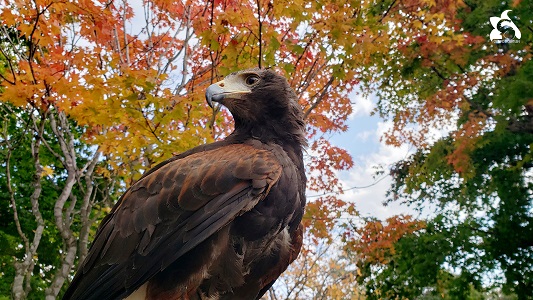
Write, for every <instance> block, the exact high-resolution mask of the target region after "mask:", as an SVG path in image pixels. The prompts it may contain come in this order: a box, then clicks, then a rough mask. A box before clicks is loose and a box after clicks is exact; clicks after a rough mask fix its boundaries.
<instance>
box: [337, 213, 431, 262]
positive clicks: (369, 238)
mask: <svg viewBox="0 0 533 300" xmlns="http://www.w3.org/2000/svg"><path fill="white" fill-rule="evenodd" d="M424 227H425V223H424V222H423V221H418V220H413V218H412V217H411V216H403V215H400V216H394V217H390V218H388V219H387V220H386V221H385V222H382V221H379V220H374V221H368V222H366V223H365V224H364V226H363V227H362V228H359V229H357V230H356V234H357V235H356V238H355V239H354V240H352V241H348V245H347V247H349V248H351V249H353V251H355V252H356V253H357V254H358V255H359V256H360V259H361V260H363V261H365V262H367V263H372V264H374V263H380V264H387V263H388V262H389V261H390V259H391V258H392V256H393V255H394V254H395V249H394V243H396V242H397V241H398V240H399V239H400V238H402V237H403V236H404V235H407V234H413V233H415V232H417V231H419V230H422V229H423V228H424Z"/></svg>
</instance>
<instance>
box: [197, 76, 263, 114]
mask: <svg viewBox="0 0 533 300" xmlns="http://www.w3.org/2000/svg"><path fill="white" fill-rule="evenodd" d="M251 92H252V90H251V89H250V88H249V87H247V86H245V85H244V84H243V83H242V82H241V81H240V80H239V79H238V78H234V77H230V78H227V79H225V80H221V81H219V82H217V83H213V84H212V85H210V86H209V87H208V88H207V90H205V99H206V100H207V104H209V106H210V107H211V108H213V102H218V103H221V104H223V103H222V101H223V100H224V99H241V98H242V97H243V96H244V95H245V94H249V93H251Z"/></svg>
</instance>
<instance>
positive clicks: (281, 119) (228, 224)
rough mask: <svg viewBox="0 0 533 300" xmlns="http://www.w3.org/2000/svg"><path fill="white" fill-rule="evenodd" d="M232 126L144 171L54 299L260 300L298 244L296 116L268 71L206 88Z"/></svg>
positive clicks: (283, 86)
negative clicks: (227, 113)
mask: <svg viewBox="0 0 533 300" xmlns="http://www.w3.org/2000/svg"><path fill="white" fill-rule="evenodd" d="M206 98H207V101H208V103H209V105H212V102H213V101H215V102H220V103H221V104H222V105H224V106H226V107H227V108H228V109H229V110H230V112H231V113H232V115H233V118H234V120H235V130H234V132H233V133H232V134H231V135H229V136H228V137H227V138H226V139H225V140H223V141H218V142H215V143H212V144H207V145H202V146H199V147H196V148H193V149H191V150H189V151H187V152H184V153H182V154H180V155H177V156H175V157H173V158H171V159H169V160H167V161H165V162H163V163H160V164H159V165H157V166H156V167H155V168H153V169H151V170H150V171H148V172H146V174H144V175H143V177H142V178H141V179H140V180H139V181H138V182H136V183H135V184H134V185H132V186H131V188H130V189H128V190H127V191H126V193H125V194H124V195H123V196H122V197H121V198H120V200H119V201H118V203H117V204H116V205H115V207H114V208H113V210H112V211H111V213H110V214H109V215H108V216H106V218H105V219H104V220H103V221H102V223H101V224H100V227H99V229H98V232H97V235H96V238H95V240H94V242H93V244H92V246H91V249H90V251H89V255H88V256H87V258H86V259H85V261H83V262H82V263H81V266H80V268H79V270H78V273H77V274H76V276H75V277H74V280H73V281H72V283H71V285H70V286H69V288H68V290H67V292H66V294H65V296H64V298H63V299H65V300H67V299H97V300H103V299H123V298H127V299H169V300H171V299H243V300H251V299H259V298H260V297H261V296H262V295H263V294H264V293H265V292H266V290H267V289H268V288H269V287H270V286H271V285H272V284H273V283H274V281H275V280H276V279H277V278H278V277H279V275H280V274H281V273H282V272H283V271H285V269H286V268H287V266H288V265H289V264H290V263H291V262H292V261H293V260H294V259H296V256H297V255H298V253H299V251H300V247H301V245H302V233H303V228H302V225H301V224H300V221H301V219H302V215H303V209H304V205H305V183H306V178H305V173H304V165H303V161H302V147H303V146H304V145H305V143H306V142H305V136H304V122H303V118H302V111H301V108H300V107H299V105H298V103H297V102H296V97H295V95H294V92H293V91H292V90H291V89H290V87H289V86H288V83H287V81H286V80H285V79H284V78H283V77H281V76H279V75H277V74H276V73H274V72H273V71H271V70H261V69H252V70H245V71H241V72H237V73H233V74H231V75H229V76H228V77H226V78H225V79H224V80H223V81H220V82H218V83H216V84H213V85H211V86H210V87H209V88H208V89H207V91H206Z"/></svg>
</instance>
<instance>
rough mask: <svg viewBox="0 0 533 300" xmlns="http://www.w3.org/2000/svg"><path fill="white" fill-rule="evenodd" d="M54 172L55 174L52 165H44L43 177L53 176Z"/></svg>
mask: <svg viewBox="0 0 533 300" xmlns="http://www.w3.org/2000/svg"><path fill="white" fill-rule="evenodd" d="M53 174H54V169H52V167H50V166H44V167H43V171H42V173H41V177H46V176H52V175H53Z"/></svg>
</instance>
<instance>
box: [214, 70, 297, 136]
mask: <svg viewBox="0 0 533 300" xmlns="http://www.w3.org/2000/svg"><path fill="white" fill-rule="evenodd" d="M205 95H206V99H207V103H208V104H209V106H211V107H212V106H213V102H218V103H220V104H222V105H224V106H225V107H227V108H228V110H229V111H230V112H231V114H232V115H233V118H234V119H235V129H236V130H239V129H240V130H243V131H244V130H251V131H254V130H255V132H252V134H254V135H256V136H257V135H258V134H260V133H258V132H257V131H258V130H259V129H264V131H268V133H270V132H272V133H275V134H277V135H279V136H282V135H284V133H286V132H287V131H289V133H290V134H292V135H294V134H299V135H303V131H304V122H303V113H302V109H301V107H300V105H299V104H298V102H297V99H296V95H295V93H294V91H293V90H292V89H291V88H290V86H289V84H288V82H287V80H286V79H285V77H283V76H280V75H278V74H277V73H275V72H274V71H272V70H270V69H248V70H243V71H239V72H235V73H232V74H230V75H228V76H226V78H224V80H221V81H219V82H217V83H214V84H212V85H210V86H209V87H208V88H207V90H206V93H205ZM280 131H281V132H280ZM283 131H284V132H283ZM300 132H301V133H300ZM266 134H267V132H265V133H263V134H261V135H266ZM293 138H294V137H293Z"/></svg>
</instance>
